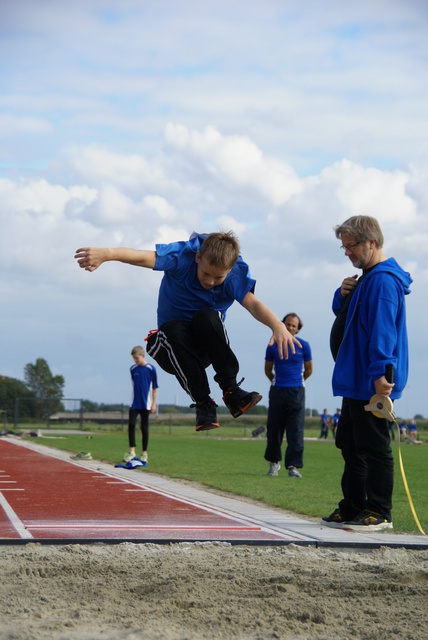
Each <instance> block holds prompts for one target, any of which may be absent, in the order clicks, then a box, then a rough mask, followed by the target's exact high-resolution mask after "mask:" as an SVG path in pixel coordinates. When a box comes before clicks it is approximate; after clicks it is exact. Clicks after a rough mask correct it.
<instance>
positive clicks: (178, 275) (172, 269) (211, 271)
mask: <svg viewBox="0 0 428 640" xmlns="http://www.w3.org/2000/svg"><path fill="white" fill-rule="evenodd" d="M75 258H76V259H77V262H78V264H79V266H80V267H81V268H82V269H85V270H86V271H90V272H92V271H95V269H97V268H98V267H99V266H100V265H101V264H102V263H103V262H106V261H110V260H116V261H120V262H124V263H126V264H131V265H134V266H139V267H146V268H149V269H153V270H155V271H163V272H164V276H163V279H162V282H161V286H160V289H159V298H158V328H157V329H156V330H153V331H151V332H150V334H149V336H148V338H147V353H148V354H149V355H150V356H151V357H152V358H153V359H154V360H156V362H157V363H158V364H159V366H160V367H161V368H162V369H163V370H164V371H166V372H168V373H171V374H173V375H175V377H176V378H177V380H178V382H179V383H180V385H181V387H182V388H183V389H184V390H185V391H186V392H187V393H188V395H189V396H190V397H191V398H192V400H193V401H194V404H193V405H192V406H195V407H196V430H197V431H204V430H208V429H215V428H216V427H218V426H219V424H218V421H217V413H216V406H217V405H216V403H215V402H214V400H213V399H212V398H211V396H210V386H209V383H208V378H207V375H206V371H205V369H206V368H207V367H208V366H209V365H210V364H211V365H212V366H213V369H214V371H215V372H216V373H215V376H214V380H215V381H216V382H217V383H218V385H219V386H220V388H221V390H222V392H223V401H224V403H225V405H226V406H227V408H228V409H229V411H230V413H231V414H232V416H233V417H234V418H237V417H238V416H240V415H242V413H244V412H245V411H248V410H249V409H250V408H251V407H253V406H254V405H255V404H257V403H258V402H260V400H261V399H262V396H261V395H260V394H259V393H257V392H256V391H251V392H248V391H244V390H243V389H241V388H240V384H241V382H242V380H241V381H240V382H239V383H238V382H237V375H238V371H239V363H238V360H237V358H236V356H235V354H234V353H233V351H232V349H231V347H230V343H229V339H228V336H227V332H226V328H225V324H224V321H225V318H226V313H227V309H228V308H229V307H230V306H231V304H233V302H234V301H235V300H237V301H238V302H239V303H240V304H241V305H242V306H243V307H244V308H245V309H246V310H247V311H248V312H249V313H250V314H251V315H252V316H253V317H254V318H255V319H256V320H258V321H259V322H261V323H262V324H265V325H266V326H268V327H269V328H270V329H271V330H272V337H271V341H270V344H273V343H276V344H277V345H278V352H279V356H280V357H285V358H287V357H288V347H290V349H291V352H292V353H294V351H295V346H294V345H295V344H297V346H298V347H300V346H301V345H300V343H299V341H298V340H297V339H296V338H294V337H293V336H292V335H291V334H290V333H289V332H288V330H287V329H286V327H285V326H284V324H283V323H282V322H281V320H280V319H279V318H278V317H277V316H276V315H275V314H274V313H273V312H272V311H271V310H270V309H269V308H268V307H267V306H266V305H265V304H263V303H262V302H261V301H260V300H258V298H256V296H255V295H254V288H255V280H253V279H252V278H251V275H250V271H249V267H248V265H247V264H246V263H245V262H244V260H243V259H242V257H241V256H240V247H239V242H238V239H237V237H236V236H235V234H234V233H233V232H231V231H229V232H218V233H210V234H208V235H207V234H202V235H198V234H192V236H191V237H190V238H189V240H187V241H181V242H173V243H170V244H158V245H156V248H155V250H154V251H147V250H136V249H127V248H116V249H111V248H108V249H107V248H94V247H86V248H81V249H78V250H77V251H76V254H75Z"/></svg>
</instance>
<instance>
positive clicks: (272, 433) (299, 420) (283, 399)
mask: <svg viewBox="0 0 428 640" xmlns="http://www.w3.org/2000/svg"><path fill="white" fill-rule="evenodd" d="M304 425H305V388H304V387H275V386H272V387H271V388H270V390H269V410H268V418H267V445H266V451H265V460H267V461H268V462H280V461H281V460H282V453H281V445H282V441H283V439H284V433H285V435H286V438H287V449H286V451H285V460H284V462H285V468H286V469H288V468H289V467H297V468H299V469H300V468H301V467H303V446H304V444H303V442H304V439H303V435H304Z"/></svg>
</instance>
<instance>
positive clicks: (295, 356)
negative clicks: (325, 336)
mask: <svg viewBox="0 0 428 640" xmlns="http://www.w3.org/2000/svg"><path fill="white" fill-rule="evenodd" d="M299 342H300V344H301V345H302V348H301V349H299V348H298V347H297V345H296V352H295V353H291V350H289V352H288V359H287V360H286V359H285V358H283V359H282V360H281V358H280V357H279V354H278V346H277V344H276V343H274V344H273V345H272V346H271V347H270V346H268V347H267V348H266V356H265V360H267V362H273V363H274V379H273V381H272V385H273V386H274V387H303V386H304V380H303V370H304V367H303V363H304V362H310V361H311V360H312V353H311V347H310V346H309V342H306V340H302V338H299Z"/></svg>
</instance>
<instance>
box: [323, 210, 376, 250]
mask: <svg viewBox="0 0 428 640" xmlns="http://www.w3.org/2000/svg"><path fill="white" fill-rule="evenodd" d="M334 231H335V233H336V238H339V239H340V237H341V235H342V233H347V234H348V235H350V236H353V237H354V238H355V240H356V241H357V242H367V241H368V240H374V242H375V243H376V246H377V248H378V249H382V247H383V233H382V230H381V228H380V224H379V222H378V221H377V220H376V218H372V217H371V216H352V218H348V220H345V222H344V223H343V224H340V225H339V224H338V225H337V226H336V227H335V228H334Z"/></svg>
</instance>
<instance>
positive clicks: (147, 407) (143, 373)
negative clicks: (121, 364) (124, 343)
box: [125, 346, 158, 462]
mask: <svg viewBox="0 0 428 640" xmlns="http://www.w3.org/2000/svg"><path fill="white" fill-rule="evenodd" d="M131 356H132V357H133V358H134V362H135V364H133V365H132V367H131V370H130V371H131V379H132V392H133V393H132V403H131V406H130V407H129V420H128V440H129V455H128V456H125V461H127V459H129V460H130V459H132V458H135V446H136V440H135V426H136V424H137V418H138V416H140V419H141V432H142V435H143V452H142V454H141V460H142V461H143V462H147V461H148V458H147V448H148V444H149V414H150V413H155V412H156V396H157V392H158V380H157V374H156V369H155V367H154V366H153V365H152V364H149V363H148V362H146V359H145V357H144V356H145V352H144V349H143V347H141V346H137V347H134V348H133V349H132V351H131Z"/></svg>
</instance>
